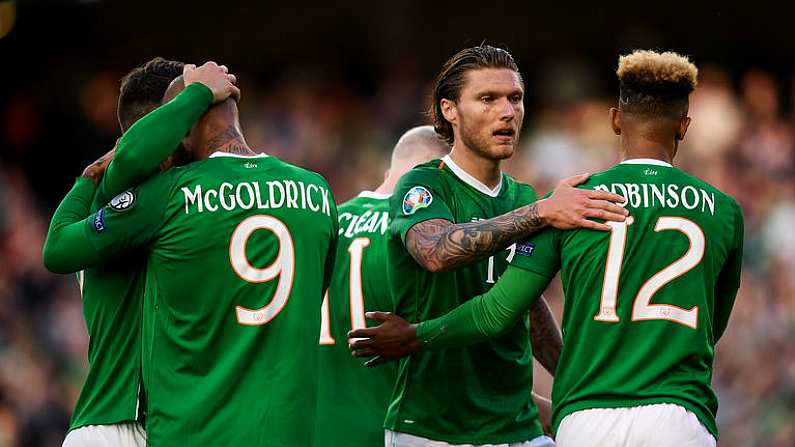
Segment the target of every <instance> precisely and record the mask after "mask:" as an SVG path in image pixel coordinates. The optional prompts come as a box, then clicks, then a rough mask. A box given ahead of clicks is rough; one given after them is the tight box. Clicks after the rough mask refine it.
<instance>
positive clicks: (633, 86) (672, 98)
mask: <svg viewBox="0 0 795 447" xmlns="http://www.w3.org/2000/svg"><path fill="white" fill-rule="evenodd" d="M616 75H618V80H619V81H620V91H621V93H620V106H621V109H622V110H625V111H629V112H634V113H644V114H650V115H681V114H682V113H684V114H687V107H688V95H689V94H690V93H691V92H693V90H694V89H695V88H696V85H698V69H697V68H696V66H695V65H694V64H693V63H692V62H690V60H689V59H688V58H687V57H686V56H682V55H680V54H678V53H674V52H672V51H666V52H664V53H657V52H655V51H650V50H635V51H633V52H632V53H631V54H626V55H623V56H621V57H619V59H618V69H617V70H616Z"/></svg>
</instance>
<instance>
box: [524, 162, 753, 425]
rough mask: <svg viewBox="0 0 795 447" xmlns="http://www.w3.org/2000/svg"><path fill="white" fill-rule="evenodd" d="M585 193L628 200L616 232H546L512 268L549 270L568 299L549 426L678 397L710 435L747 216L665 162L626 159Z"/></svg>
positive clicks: (591, 182) (546, 272)
mask: <svg viewBox="0 0 795 447" xmlns="http://www.w3.org/2000/svg"><path fill="white" fill-rule="evenodd" d="M581 187H583V188H589V189H598V190H605V191H612V192H614V193H618V194H621V195H623V196H624V197H626V198H627V204H626V206H627V208H628V209H629V211H630V217H629V218H628V219H627V221H626V222H622V223H611V224H610V225H611V226H612V227H613V229H612V231H611V232H600V231H592V230H573V231H559V230H554V229H548V230H546V231H544V232H543V233H541V234H539V235H537V236H536V237H534V238H531V239H530V240H529V241H528V242H524V243H520V244H519V245H518V247H517V250H516V256H515V257H514V259H513V261H512V264H511V265H512V266H516V267H519V268H522V269H525V270H530V271H533V272H535V273H538V274H541V275H544V276H548V277H550V278H551V277H552V276H554V275H555V274H556V273H557V272H558V271H560V277H561V281H562V282H563V289H564V294H565V297H566V302H565V307H564V311H563V322H562V328H563V338H564V343H563V352H562V353H561V357H560V362H559V364H558V368H557V375H556V376H555V385H554V388H553V392H552V401H553V402H554V403H555V408H554V411H553V426H554V427H555V430H556V429H557V426H558V425H559V424H560V421H561V420H562V419H563V418H564V417H565V416H566V415H568V414H571V413H572V412H575V411H578V410H583V409H588V408H614V407H629V406H638V405H645V404H654V403H673V404H677V405H681V406H683V407H684V408H686V409H688V410H690V411H692V412H693V413H694V414H695V415H696V416H697V417H698V418H699V420H700V421H701V422H702V424H704V426H705V427H706V428H707V429H708V430H709V431H710V432H711V433H712V434H713V435H715V436H716V437H717V427H716V425H715V413H716V411H717V406H718V404H717V399H716V397H715V393H714V391H713V390H712V388H711V386H710V382H711V380H712V361H713V358H714V355H715V342H716V341H717V339H718V337H719V336H720V335H721V334H722V332H723V329H724V328H725V324H726V320H727V319H728V313H729V312H730V310H731V307H732V305H733V301H734V297H735V294H736V291H737V288H738V287H739V282H740V264H741V257H742V245H743V216H742V211H741V209H740V207H739V206H738V204H737V202H735V201H734V200H733V199H732V198H731V197H729V196H728V195H726V194H724V193H722V192H720V191H719V190H717V189H716V188H714V187H712V186H710V185H709V184H707V183H705V182H703V181H701V180H699V179H697V178H695V177H692V176H690V175H688V174H686V173H684V172H683V171H680V170H679V169H676V168H673V167H671V165H669V164H667V163H664V162H659V161H655V160H646V159H643V160H630V161H628V162H624V163H621V164H619V165H617V166H615V167H613V168H611V169H609V170H607V171H605V172H602V173H600V174H596V175H593V176H592V177H591V178H590V179H589V180H588V182H587V183H586V184H584V185H582V186H581Z"/></svg>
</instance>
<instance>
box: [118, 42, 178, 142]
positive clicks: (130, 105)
mask: <svg viewBox="0 0 795 447" xmlns="http://www.w3.org/2000/svg"><path fill="white" fill-rule="evenodd" d="M184 65H185V64H184V63H182V62H178V61H170V60H167V59H163V58H162V57H156V58H154V59H152V60H150V61H149V62H147V63H145V64H143V65H141V66H139V67H135V68H134V69H132V70H131V71H130V72H129V73H127V74H126V75H125V76H124V77H123V78H121V86H120V88H119V106H118V109H117V112H116V113H117V115H118V118H119V125H121V129H122V132H124V131H126V130H127V129H128V128H129V127H130V126H132V125H133V123H135V122H136V121H138V120H139V119H141V117H142V116H144V115H146V114H147V113H149V112H151V111H152V110H154V109H155V108H157V107H158V106H159V105H160V103H161V102H162V101H163V94H165V92H166V89H167V88H168V86H169V84H171V81H173V80H174V78H176V77H177V76H179V75H181V74H182V68H183V67H184Z"/></svg>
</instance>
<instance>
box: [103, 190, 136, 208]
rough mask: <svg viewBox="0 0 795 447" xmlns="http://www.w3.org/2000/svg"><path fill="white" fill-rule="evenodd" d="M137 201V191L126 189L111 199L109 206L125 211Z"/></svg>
mask: <svg viewBox="0 0 795 447" xmlns="http://www.w3.org/2000/svg"><path fill="white" fill-rule="evenodd" d="M133 203H135V193H134V192H132V191H131V190H130V191H125V192H123V193H121V194H119V195H118V196H116V197H114V198H113V199H111V200H110V203H109V206H110V207H111V209H113V210H115V211H124V210H126V209H129V208H130V207H131V206H133Z"/></svg>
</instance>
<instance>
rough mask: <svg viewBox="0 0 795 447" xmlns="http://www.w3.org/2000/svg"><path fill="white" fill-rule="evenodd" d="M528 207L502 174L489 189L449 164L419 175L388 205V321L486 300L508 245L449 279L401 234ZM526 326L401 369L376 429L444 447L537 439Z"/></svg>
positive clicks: (529, 193)
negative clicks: (425, 224) (391, 316)
mask: <svg viewBox="0 0 795 447" xmlns="http://www.w3.org/2000/svg"><path fill="white" fill-rule="evenodd" d="M535 200H536V194H535V191H534V190H533V188H532V187H530V186H528V185H524V184H520V183H517V182H516V181H514V180H513V179H512V178H510V177H509V176H507V175H505V174H503V175H502V179H501V183H500V185H498V186H497V187H496V188H495V189H489V188H488V187H487V186H486V185H484V184H483V183H481V182H479V181H478V180H477V179H475V178H473V177H471V176H470V175H469V174H467V173H466V172H465V171H464V170H462V169H461V168H460V167H458V166H457V165H456V164H455V163H454V162H453V161H452V160H451V159H450V157H449V156H446V157H444V158H443V159H442V160H441V161H440V160H434V161H431V162H429V163H425V164H422V165H419V166H417V167H415V168H414V169H412V170H411V171H409V172H408V173H406V174H405V175H404V176H403V177H402V178H401V179H400V181H399V182H398V185H397V188H396V190H395V195H393V197H392V201H391V202H392V203H391V210H390V216H391V217H392V219H393V221H392V224H391V226H390V239H389V242H388V255H389V256H388V258H387V262H388V264H389V269H388V272H387V273H388V280H389V287H390V289H391V290H392V293H393V301H394V304H393V305H394V311H395V312H396V313H397V314H399V315H401V316H403V317H404V318H406V319H407V320H408V321H410V322H412V323H416V322H420V321H423V320H427V319H431V318H435V317H438V316H441V315H444V314H445V313H447V312H449V311H450V310H452V309H454V308H456V307H457V306H458V305H459V304H461V303H462V302H464V301H465V300H467V299H469V298H472V297H474V296H476V295H479V294H482V293H484V292H486V291H487V290H488V289H489V288H491V286H492V285H493V284H494V282H495V281H496V279H497V278H498V277H499V275H500V274H501V273H502V272H503V271H504V270H505V268H506V267H507V266H508V262H509V260H510V258H512V257H513V255H514V250H515V245H512V246H511V247H509V248H508V249H506V250H505V251H502V252H500V253H498V254H496V255H494V256H491V257H489V258H486V259H484V260H482V261H479V262H476V263H474V264H471V265H468V266H466V267H462V268H459V269H457V270H453V271H448V272H441V273H431V272H429V271H427V270H425V269H424V268H422V267H421V266H420V265H419V264H417V262H415V261H414V259H413V258H412V257H411V255H410V254H409V252H408V251H407V250H406V248H405V245H404V242H405V239H406V233H407V232H408V231H409V229H410V228H411V227H412V226H413V225H415V224H417V223H420V222H422V221H426V220H429V219H445V220H448V221H451V222H453V223H465V222H472V221H476V220H480V219H489V218H492V217H496V216H498V215H501V214H504V213H507V212H509V211H512V210H514V209H516V208H518V207H520V206H523V205H526V204H528V203H531V202H533V201H535ZM528 331H529V318H528V317H525V318H524V320H523V321H521V322H520V323H517V324H515V325H514V327H513V328H512V329H511V330H509V331H507V332H506V334H504V335H503V336H502V337H500V338H498V339H495V340H492V341H489V342H484V343H479V344H476V345H473V346H470V347H467V348H461V349H446V350H444V351H441V352H420V353H417V354H414V355H412V356H410V357H408V358H405V359H402V360H401V361H400V364H399V367H398V378H397V381H396V383H395V387H394V390H393V394H392V402H391V404H390V406H389V409H388V411H387V416H386V419H385V427H386V428H388V429H390V430H394V431H397V432H403V433H410V434H413V435H417V436H422V437H426V438H430V439H434V440H439V441H445V442H448V443H453V444H464V443H466V444H500V443H510V442H521V441H526V440H529V439H532V438H535V437H536V436H540V435H542V434H543V432H542V430H541V426H540V424H539V422H538V410H537V409H536V407H535V404H534V403H533V400H532V398H531V391H532V387H533V371H532V360H533V354H532V350H531V347H530V342H529V332H528Z"/></svg>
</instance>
